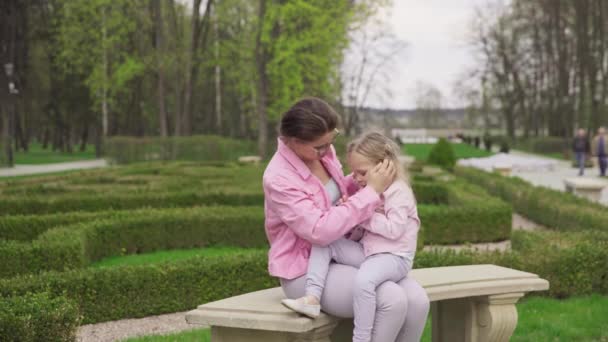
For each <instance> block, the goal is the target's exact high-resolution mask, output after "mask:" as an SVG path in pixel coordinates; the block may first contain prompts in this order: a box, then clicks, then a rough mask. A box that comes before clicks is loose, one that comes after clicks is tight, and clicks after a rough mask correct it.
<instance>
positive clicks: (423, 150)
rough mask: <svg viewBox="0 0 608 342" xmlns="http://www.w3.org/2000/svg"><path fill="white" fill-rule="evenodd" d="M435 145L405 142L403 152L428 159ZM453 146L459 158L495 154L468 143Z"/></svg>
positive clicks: (421, 158) (423, 159) (424, 159)
mask: <svg viewBox="0 0 608 342" xmlns="http://www.w3.org/2000/svg"><path fill="white" fill-rule="evenodd" d="M433 146H435V144H405V145H404V146H403V148H402V152H403V153H405V154H408V155H410V156H413V157H414V158H416V159H418V160H422V161H426V160H427V158H428V156H429V153H431V149H432V148H433ZM452 147H453V149H454V154H455V155H456V158H457V159H460V158H480V157H488V156H491V155H492V154H493V153H491V152H488V151H486V150H482V149H478V148H475V147H474V146H471V145H468V144H452Z"/></svg>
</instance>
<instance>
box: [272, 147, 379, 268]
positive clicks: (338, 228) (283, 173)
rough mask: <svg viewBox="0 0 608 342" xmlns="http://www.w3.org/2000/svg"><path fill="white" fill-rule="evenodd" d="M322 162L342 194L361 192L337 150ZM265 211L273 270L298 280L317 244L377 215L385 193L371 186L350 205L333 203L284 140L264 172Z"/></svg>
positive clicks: (350, 199)
mask: <svg viewBox="0 0 608 342" xmlns="http://www.w3.org/2000/svg"><path fill="white" fill-rule="evenodd" d="M321 162H322V163H323V165H324V166H325V168H326V169H327V171H328V172H329V174H330V175H331V177H332V178H333V179H334V180H335V181H336V183H337V184H338V187H339V188H340V192H341V193H342V194H351V193H353V192H354V191H355V190H356V184H355V183H354V182H353V180H352V178H350V177H344V174H343V173H342V165H341V164H340V161H339V160H338V158H336V153H335V150H334V149H333V147H332V149H331V150H330V151H329V152H328V153H327V154H326V155H325V156H324V157H323V158H322V159H321ZM263 184H264V213H265V217H266V222H265V227H266V236H267V238H268V241H269V242H270V251H269V252H268V271H269V272H270V274H271V275H272V276H275V277H281V278H285V279H294V278H297V277H299V276H301V275H303V274H305V273H306V269H307V267H308V258H309V256H310V248H311V243H314V244H316V245H328V244H330V243H332V242H334V241H335V240H337V239H339V238H341V237H342V236H344V234H345V233H347V232H349V231H350V230H351V229H352V228H353V227H355V226H356V225H358V224H360V223H361V222H363V221H366V220H368V219H369V218H371V217H372V214H373V213H374V209H375V208H376V207H378V206H379V204H380V203H381V201H380V196H378V194H377V193H376V192H375V191H374V189H372V188H371V187H369V186H367V187H365V188H363V189H361V190H360V191H358V192H357V193H356V194H354V195H353V196H351V197H350V198H349V199H348V200H347V201H346V202H345V203H343V204H341V205H339V206H332V205H331V203H330V199H329V198H328V196H327V192H326V191H325V187H324V185H323V184H321V181H319V179H318V178H317V177H315V176H314V175H313V174H312V173H311V172H310V170H309V169H308V167H307V166H306V165H305V164H304V162H302V160H300V158H299V157H298V156H297V155H296V154H295V153H294V152H293V151H292V150H291V149H290V148H289V147H287V146H286V145H285V144H284V143H283V142H282V141H281V139H279V140H278V149H277V152H276V153H275V154H274V156H273V157H272V159H271V160H270V163H269V164H268V167H267V168H266V171H265V172H264V180H263Z"/></svg>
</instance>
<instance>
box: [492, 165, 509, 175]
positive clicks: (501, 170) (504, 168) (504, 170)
mask: <svg viewBox="0 0 608 342" xmlns="http://www.w3.org/2000/svg"><path fill="white" fill-rule="evenodd" d="M511 169H512V167H511V165H494V166H493V167H492V171H494V172H496V173H498V174H499V175H501V176H505V177H509V176H510V175H511Z"/></svg>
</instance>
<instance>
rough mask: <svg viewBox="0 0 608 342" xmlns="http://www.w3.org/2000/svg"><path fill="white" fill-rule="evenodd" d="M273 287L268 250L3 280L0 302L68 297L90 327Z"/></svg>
mask: <svg viewBox="0 0 608 342" xmlns="http://www.w3.org/2000/svg"><path fill="white" fill-rule="evenodd" d="M274 286H278V281H277V280H276V279H275V278H272V277H270V276H269V275H268V270H267V251H266V250H253V251H248V252H242V253H235V254H234V255H231V256H229V257H226V256H223V257H208V258H205V257H195V258H191V259H187V260H183V261H179V262H174V263H163V264H156V265H144V266H123V267H109V268H100V269H84V270H73V271H68V272H48V273H44V274H41V275H36V276H21V277H16V278H11V279H0V297H12V296H18V295H22V294H26V293H28V292H32V293H36V292H43V291H46V292H49V293H50V294H52V295H65V296H66V297H67V298H69V299H71V300H73V301H74V302H75V303H77V305H78V307H79V308H80V312H81V313H82V315H83V323H84V324H88V323H96V322H103V321H110V320H116V319H123V318H128V317H145V316H150V315H158V314H162V313H170V312H178V311H184V310H188V309H193V308H195V307H196V306H197V305H199V304H201V303H206V302H210V301H215V300H219V299H222V298H227V297H231V296H235V295H238V294H242V293H246V292H251V291H256V290H260V289H265V288H269V287H274Z"/></svg>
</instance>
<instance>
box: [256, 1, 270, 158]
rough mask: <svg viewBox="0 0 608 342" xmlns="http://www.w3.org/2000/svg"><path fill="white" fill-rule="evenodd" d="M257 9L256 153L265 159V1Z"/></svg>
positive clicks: (266, 143)
mask: <svg viewBox="0 0 608 342" xmlns="http://www.w3.org/2000/svg"><path fill="white" fill-rule="evenodd" d="M259 6H260V7H259V9H258V32H257V37H256V46H255V57H256V58H255V60H256V65H257V71H258V86H257V88H258V91H257V95H258V100H257V112H258V120H259V121H258V153H259V155H260V156H261V157H262V158H266V155H267V145H268V118H267V113H266V106H267V101H268V75H267V74H266V63H267V60H266V57H267V56H266V52H265V49H264V46H263V45H262V30H263V27H264V17H265V16H266V0H260V1H259Z"/></svg>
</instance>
